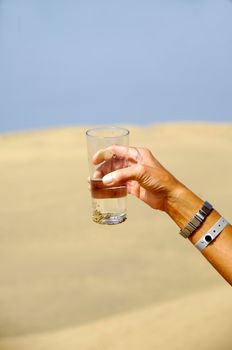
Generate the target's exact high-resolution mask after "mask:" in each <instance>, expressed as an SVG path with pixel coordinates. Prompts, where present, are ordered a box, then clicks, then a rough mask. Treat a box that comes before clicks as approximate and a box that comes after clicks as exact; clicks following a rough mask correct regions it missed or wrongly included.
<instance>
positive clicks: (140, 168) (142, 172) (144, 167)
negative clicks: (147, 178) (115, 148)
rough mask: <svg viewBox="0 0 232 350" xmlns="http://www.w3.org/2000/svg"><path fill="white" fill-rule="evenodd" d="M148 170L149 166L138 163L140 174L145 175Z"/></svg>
mask: <svg viewBox="0 0 232 350" xmlns="http://www.w3.org/2000/svg"><path fill="white" fill-rule="evenodd" d="M146 172H147V167H146V165H144V164H139V165H138V175H139V176H143V175H144V174H145V173H146Z"/></svg>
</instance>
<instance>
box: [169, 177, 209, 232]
mask: <svg viewBox="0 0 232 350" xmlns="http://www.w3.org/2000/svg"><path fill="white" fill-rule="evenodd" d="M203 203H204V201H203V200H202V199H201V198H199V197H198V196H197V195H195V194H194V193H193V192H192V191H190V190H189V189H188V188H187V187H185V186H184V185H183V184H181V183H180V182H177V184H176V185H175V187H174V189H173V190H172V191H171V192H170V195H169V196H168V199H167V205H166V210H165V211H166V213H167V214H168V215H169V216H170V217H171V219H172V220H173V221H174V222H175V223H176V224H177V225H178V226H179V227H180V228H184V227H185V226H186V225H187V223H188V222H189V220H190V219H191V218H192V217H193V215H195V213H196V212H197V211H198V210H199V208H200V207H201V206H202V204H203Z"/></svg>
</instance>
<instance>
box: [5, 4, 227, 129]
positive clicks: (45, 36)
mask: <svg viewBox="0 0 232 350" xmlns="http://www.w3.org/2000/svg"><path fill="white" fill-rule="evenodd" d="M231 18H232V3H231V2H230V1H227V0H208V1H207V0H201V1H200V0H192V1H186V0H182V1H181V0H169V1H167V0H162V1H154V0H149V1H148V0H143V1H132V0H117V1H109V0H108V1H106V0H105V1H103V0H98V1H94V0H92V1H91V0H80V1H79V0H50V1H46V0H21V1H16V0H0V132H5V131H14V130H27V129H34V128H44V127H51V126H58V125H73V124H105V123H113V124H122V123H135V124H150V123H155V122H162V121H230V122H231V121H232V98H231V93H232V64H231V62H232V20H231Z"/></svg>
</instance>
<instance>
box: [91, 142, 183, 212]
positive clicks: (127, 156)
mask: <svg viewBox="0 0 232 350" xmlns="http://www.w3.org/2000/svg"><path fill="white" fill-rule="evenodd" d="M93 163H94V164H95V165H97V164H100V165H99V167H98V168H97V175H98V176H96V177H102V181H103V183H104V184H105V185H107V186H118V185H121V184H125V183H127V191H128V193H130V194H132V195H134V196H136V197H138V198H139V199H141V200H142V201H144V202H145V203H147V204H148V205H149V206H151V207H152V208H154V209H159V210H163V211H166V212H167V211H168V204H169V202H170V201H172V200H174V199H175V197H176V196H178V192H179V190H180V189H181V187H183V185H182V184H181V183H180V182H179V181H178V180H177V179H176V178H175V177H174V176H173V175H172V174H170V173H169V172H168V171H167V170H166V169H165V168H164V167H163V166H162V165H161V164H160V163H159V162H158V161H157V159H156V158H155V157H154V156H153V155H152V153H151V152H150V151H149V150H147V149H145V148H139V147H138V148H136V147H129V148H128V147H125V146H119V145H113V146H110V147H107V148H106V149H102V150H100V151H98V152H97V153H96V154H95V155H94V157H93ZM123 166H124V167H123ZM125 166H126V167H125Z"/></svg>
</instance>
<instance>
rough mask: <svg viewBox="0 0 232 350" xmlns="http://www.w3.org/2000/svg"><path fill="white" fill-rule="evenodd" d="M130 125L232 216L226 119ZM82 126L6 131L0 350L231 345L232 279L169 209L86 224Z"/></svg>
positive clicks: (135, 211)
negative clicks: (105, 223)
mask: <svg viewBox="0 0 232 350" xmlns="http://www.w3.org/2000/svg"><path fill="white" fill-rule="evenodd" d="M129 128H130V130H131V144H132V145H140V146H144V147H148V148H150V149H151V150H152V151H153V152H154V154H155V155H156V156H157V158H158V159H159V160H160V161H161V162H162V163H163V164H164V165H165V166H166V167H167V168H168V169H169V170H170V171H172V172H174V173H175V175H176V176H177V177H178V178H179V179H180V180H182V181H183V182H185V184H186V185H188V186H190V187H191V188H192V189H193V190H194V191H195V192H196V193H197V194H198V195H200V196H201V197H202V198H204V199H207V200H208V201H210V202H211V203H213V205H214V206H215V207H216V208H217V209H218V210H219V211H220V212H221V213H222V214H223V215H224V216H225V217H226V218H227V219H228V220H230V221H232V216H231V205H230V203H231V198H232V186H231V174H232V125H231V124H229V125H228V124H212V125H209V124H160V125H156V126H151V127H144V128H138V127H135V126H129ZM85 129H86V128H77V127H73V128H60V129H59V128H58V129H52V130H41V131H34V132H25V133H15V134H8V135H1V136H0V180H1V181H0V196H1V201H0V218H1V220H0V243H1V244H0V257H1V264H0V310H1V311H0V350H8V349H10V350H29V349H30V350H31V349H33V350H37V349H38V350H39V349H40V350H42V349H43V350H47V349H49V350H50V349H51V347H52V346H54V348H55V349H57V350H61V349H62V350H63V349H65V350H66V349H70V350H72V349H78V350H87V349H93V350H116V349H117V350H119V349H120V350H124V349H135V350H136V349H141V348H143V349H146V350H150V349H159V350H169V349H183V348H186V349H190V350H191V349H193V348H194V349H195V348H196V347H197V346H198V348H199V349H203V350H207V349H210V350H214V349H215V350H216V349H220V350H221V349H222V350H227V349H231V348H232V336H231V334H230V329H231V326H232V317H231V315H232V298H231V286H229V285H228V284H227V283H226V282H225V281H224V280H223V279H222V277H221V276H219V275H218V273H217V272H216V271H215V270H214V269H213V268H212V267H211V266H210V265H209V264H208V262H207V261H206V260H205V259H204V258H203V257H202V256H201V255H200V253H199V252H198V251H197V250H196V249H195V248H194V247H193V246H192V245H191V244H190V243H189V242H188V241H186V240H184V239H183V238H182V237H180V236H179V235H178V228H177V226H176V225H175V224H174V223H172V222H171V221H170V220H169V219H168V217H167V216H166V215H165V214H163V213H160V212H155V211H154V210H152V209H151V208H149V207H147V206H145V205H144V204H143V203H141V202H139V201H138V200H137V199H135V198H131V197H130V198H128V220H127V221H126V222H125V223H123V224H121V225H117V226H114V227H108V226H101V225H97V224H95V223H92V222H91V218H90V216H91V201H90V196H89V193H88V189H87V184H86V178H87V176H88V167H87V155H86V145H85V135H84V130H85Z"/></svg>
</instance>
